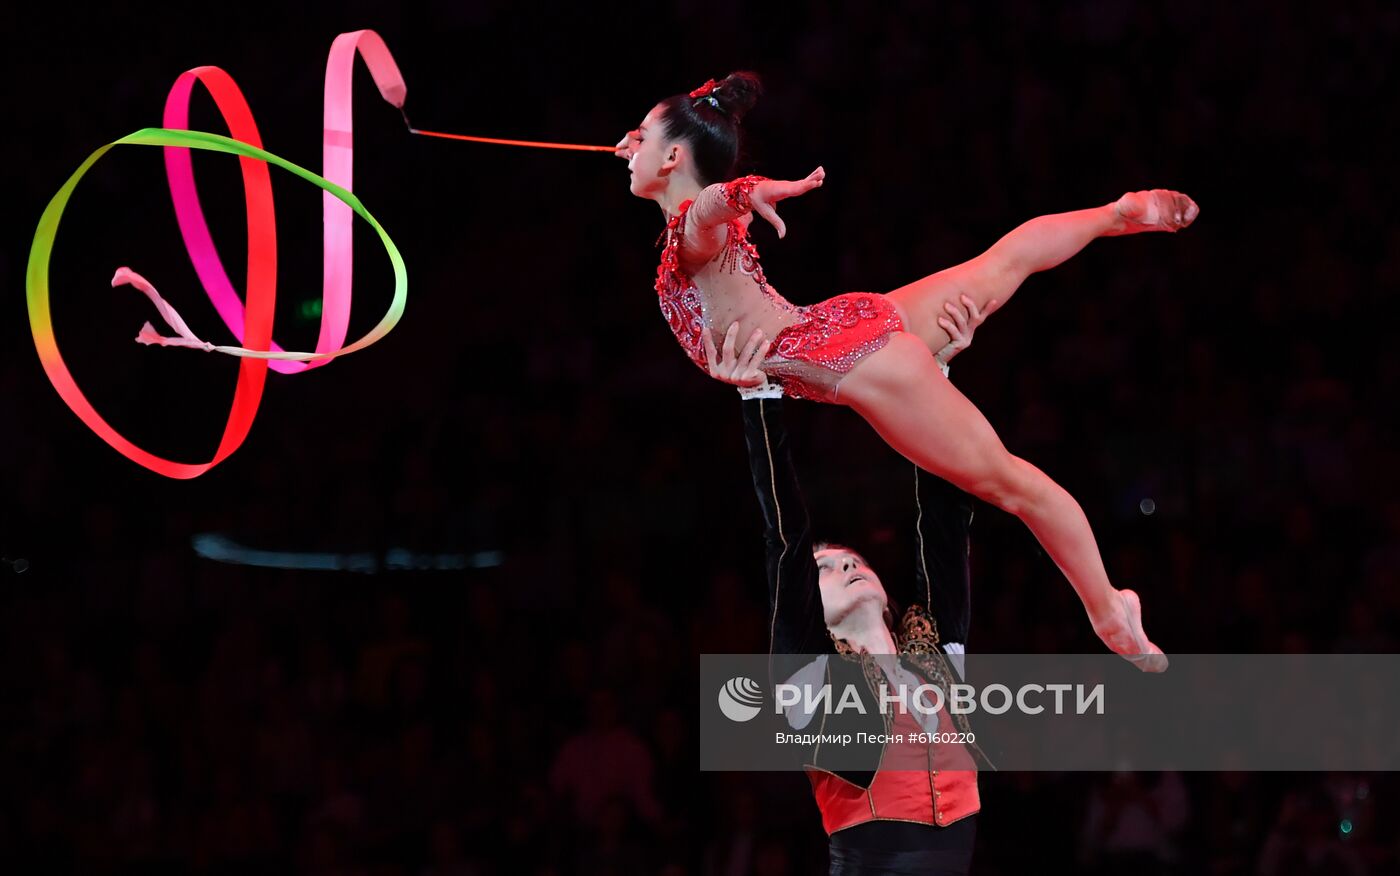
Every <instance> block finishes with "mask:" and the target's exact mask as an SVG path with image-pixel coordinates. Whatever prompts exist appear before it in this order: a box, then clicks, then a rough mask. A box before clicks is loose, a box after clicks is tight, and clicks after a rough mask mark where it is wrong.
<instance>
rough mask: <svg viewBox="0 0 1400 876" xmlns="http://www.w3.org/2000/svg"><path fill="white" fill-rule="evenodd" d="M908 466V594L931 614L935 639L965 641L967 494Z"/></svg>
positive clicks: (968, 604)
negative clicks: (911, 585)
mask: <svg viewBox="0 0 1400 876" xmlns="http://www.w3.org/2000/svg"><path fill="white" fill-rule="evenodd" d="M913 468H914V522H915V533H914V547H915V556H914V591H915V592H914V593H913V594H909V595H908V597H909V598H911V599H912V601H913V602H917V603H918V604H920V605H922V606H923V607H924V608H925V609H927V610H928V612H929V613H930V614H932V615H933V618H934V620H935V621H937V623H938V633H939V641H941V642H945V643H946V642H959V643H962V644H964V645H966V644H967V632H968V627H969V626H970V624H971V620H972V569H971V566H970V563H969V557H968V554H969V547H970V542H969V530H970V528H971V526H972V497H971V496H969V495H968V494H967V493H964V492H963V491H962V490H960V489H958V488H957V487H955V486H953V485H952V484H950V483H948V482H947V481H945V480H943V479H942V478H938V477H934V476H933V475H931V474H929V473H928V472H926V471H924V470H922V469H920V468H918V467H917V466H915V467H913ZM900 595H901V596H903V595H905V594H900ZM897 598H898V597H897Z"/></svg>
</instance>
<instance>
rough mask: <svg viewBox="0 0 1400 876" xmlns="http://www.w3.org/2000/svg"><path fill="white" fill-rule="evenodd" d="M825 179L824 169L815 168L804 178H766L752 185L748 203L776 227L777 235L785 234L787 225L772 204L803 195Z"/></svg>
mask: <svg viewBox="0 0 1400 876" xmlns="http://www.w3.org/2000/svg"><path fill="white" fill-rule="evenodd" d="M824 179H826V171H825V170H823V169H822V168H820V167H819V168H817V169H816V170H814V171H812V172H811V173H809V174H807V178H806V179H801V180H797V181H795V182H794V181H791V180H782V179H766V180H764V181H763V182H761V183H759V184H758V185H756V186H754V187H753V192H752V193H750V195H749V203H750V204H752V205H753V211H754V212H755V213H757V214H758V215H760V216H762V217H763V218H764V219H765V220H767V222H768V224H769V225H772V226H773V227H774V228H776V229H778V236H779V237H783V236H785V235H786V234H787V226H786V225H785V224H783V220H782V219H780V218H778V211H777V210H774V209H773V205H774V204H776V203H778V202H779V201H781V200H783V199H784V198H794V197H796V196H798V195H805V194H807V193H808V192H810V191H811V190H812V189H815V188H817V187H818V186H820V185H821V184H822V180H824Z"/></svg>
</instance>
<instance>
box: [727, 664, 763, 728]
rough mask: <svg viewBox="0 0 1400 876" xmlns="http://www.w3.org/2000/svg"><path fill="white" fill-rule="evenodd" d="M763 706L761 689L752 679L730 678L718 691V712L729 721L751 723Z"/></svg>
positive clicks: (742, 677)
mask: <svg viewBox="0 0 1400 876" xmlns="http://www.w3.org/2000/svg"><path fill="white" fill-rule="evenodd" d="M762 705H763V689H762V688H760V687H759V686H758V682H756V681H754V680H753V679H752V678H746V677H744V676H742V675H740V676H738V677H737V678H731V679H729V680H728V681H726V682H725V683H724V687H722V688H720V689H719V710H720V711H721V712H723V713H724V717H726V718H728V719H729V720H731V721H738V722H740V723H742V722H744V721H751V720H753V718H754V717H755V716H756V715H757V714H758V711H759V709H760V708H761V707H762Z"/></svg>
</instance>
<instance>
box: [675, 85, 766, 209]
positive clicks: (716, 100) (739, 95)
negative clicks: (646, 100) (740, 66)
mask: <svg viewBox="0 0 1400 876" xmlns="http://www.w3.org/2000/svg"><path fill="white" fill-rule="evenodd" d="M711 83H714V84H713V85H711ZM707 88H708V89H709V90H708V93H707V94H706V95H705V96H703V97H691V96H690V94H677V95H675V96H673V97H668V98H666V99H665V100H663V101H661V108H662V110H663V111H664V112H663V114H662V119H663V124H664V125H665V128H666V137H667V138H668V139H671V140H684V141H685V142H686V143H688V144H690V150H691V153H692V154H693V155H694V156H695V171H696V173H697V174H698V175H699V177H700V182H701V183H703V184H705V185H711V184H713V183H717V182H728V181H729V180H731V179H733V178H734V175H735V172H736V170H737V168H738V166H739V156H740V154H741V149H742V146H743V139H744V138H743V128H742V127H741V125H740V122H742V121H743V119H744V115H745V113H747V112H748V111H749V110H751V109H753V105H754V104H755V103H757V102H758V97H759V95H760V94H762V93H763V85H762V84H761V83H760V82H759V81H758V75H757V74H755V73H750V72H748V71H746V70H741V71H738V72H735V73H730V74H729V75H728V76H726V77H724V79H723V80H721V81H720V82H714V80H711V81H710V82H707V83H705V85H704V86H701V87H700V88H698V89H696V92H700V91H706V89H707ZM691 93H695V92H691Z"/></svg>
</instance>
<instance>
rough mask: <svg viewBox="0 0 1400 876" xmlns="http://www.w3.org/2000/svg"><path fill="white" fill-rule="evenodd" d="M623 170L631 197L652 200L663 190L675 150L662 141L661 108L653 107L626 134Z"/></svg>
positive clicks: (664, 133)
mask: <svg viewBox="0 0 1400 876" xmlns="http://www.w3.org/2000/svg"><path fill="white" fill-rule="evenodd" d="M626 142H627V143H628V144H629V148H628V154H627V169H628V170H629V171H630V172H631V189H632V194H634V195H636V196H637V197H639V198H655V197H656V196H657V195H659V194H660V193H661V192H664V191H665V190H666V179H667V177H668V176H669V174H670V172H671V170H672V169H674V168H675V166H676V161H677V159H678V152H679V146H678V144H674V143H672V142H671V141H670V140H668V139H667V137H666V125H665V123H664V121H663V116H662V110H661V107H659V106H656V107H653V108H652V110H651V112H649V113H647V116H646V118H644V119H642V123H641V124H640V125H638V126H637V127H636V129H635V130H632V131H628V132H627V137H626Z"/></svg>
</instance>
